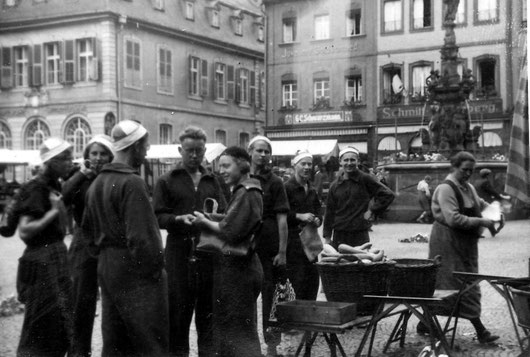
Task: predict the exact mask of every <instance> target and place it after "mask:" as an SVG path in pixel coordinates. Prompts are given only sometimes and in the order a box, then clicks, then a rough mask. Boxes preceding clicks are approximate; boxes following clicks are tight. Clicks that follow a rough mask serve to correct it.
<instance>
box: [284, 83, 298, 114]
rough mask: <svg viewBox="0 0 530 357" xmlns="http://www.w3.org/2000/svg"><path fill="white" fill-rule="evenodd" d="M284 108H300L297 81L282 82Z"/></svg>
mask: <svg viewBox="0 0 530 357" xmlns="http://www.w3.org/2000/svg"><path fill="white" fill-rule="evenodd" d="M282 107H284V108H288V109H289V108H292V109H295V108H297V107H298V84H297V82H296V81H295V80H290V81H285V82H282Z"/></svg>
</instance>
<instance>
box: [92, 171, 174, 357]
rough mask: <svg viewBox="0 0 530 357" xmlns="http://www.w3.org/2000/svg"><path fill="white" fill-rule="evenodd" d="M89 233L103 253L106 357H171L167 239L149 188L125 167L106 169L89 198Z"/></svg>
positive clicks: (100, 264) (101, 280) (100, 274)
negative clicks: (159, 224) (165, 263)
mask: <svg viewBox="0 0 530 357" xmlns="http://www.w3.org/2000/svg"><path fill="white" fill-rule="evenodd" d="M83 229H84V230H86V231H87V232H88V233H89V234H90V235H89V237H90V239H91V244H93V245H95V246H96V247H97V248H99V257H98V277H99V283H100V287H101V297H102V307H103V315H102V324H101V326H102V333H103V351H102V355H103V356H116V355H122V356H167V353H168V329H169V325H168V317H167V315H168V305H167V304H168V302H167V276H166V271H165V269H164V252H163V246H162V238H161V236H160V230H159V228H158V224H157V221H156V217H155V215H154V213H153V209H152V207H151V203H150V198H149V194H148V191H147V187H146V184H145V182H144V181H143V180H142V178H141V177H140V176H139V175H138V174H137V171H136V170H134V169H133V168H132V167H130V166H128V165H125V164H122V163H110V164H107V165H105V166H104V167H103V169H102V170H101V172H100V173H99V175H98V177H97V178H96V179H95V180H94V182H93V183H92V185H91V186H90V188H89V189H88V192H87V205H86V208H85V216H84V218H83Z"/></svg>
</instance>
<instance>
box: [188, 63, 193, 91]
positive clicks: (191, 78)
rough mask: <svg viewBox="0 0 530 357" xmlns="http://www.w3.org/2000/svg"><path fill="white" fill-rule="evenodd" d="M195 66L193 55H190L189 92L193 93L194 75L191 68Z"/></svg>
mask: <svg viewBox="0 0 530 357" xmlns="http://www.w3.org/2000/svg"><path fill="white" fill-rule="evenodd" d="M192 68H193V57H192V56H191V55H189V56H188V93H189V94H193V76H192V72H191V69H192Z"/></svg>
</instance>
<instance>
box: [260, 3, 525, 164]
mask: <svg viewBox="0 0 530 357" xmlns="http://www.w3.org/2000/svg"><path fill="white" fill-rule="evenodd" d="M264 3H265V9H266V14H267V36H268V40H267V48H266V58H267V60H266V63H267V64H266V65H267V83H268V88H267V129H266V131H267V134H268V135H269V136H270V137H271V138H274V139H276V138H282V139H295V138H296V139H305V140H307V139H315V138H322V137H325V138H335V139H338V141H339V145H348V144H353V145H354V146H357V147H358V148H359V149H361V151H364V152H368V153H369V157H370V158H372V159H373V160H374V161H377V159H379V160H381V159H382V158H383V157H384V156H386V155H388V154H394V153H396V152H403V153H404V154H410V153H414V152H418V151H420V150H421V149H422V140H421V135H420V132H421V131H422V130H427V124H428V123H429V120H430V115H431V111H430V106H429V104H428V103H426V97H427V96H426V83H425V81H426V79H427V78H428V76H429V75H430V73H431V71H432V70H441V59H440V49H441V47H442V45H443V40H444V32H445V30H444V28H443V26H442V22H443V16H444V15H443V14H444V11H443V6H445V5H444V1H443V0H377V1H371V0H342V1H332V0H315V1H302V0H288V1H279V0H265V1H264ZM456 24H457V26H456V29H455V33H456V42H457V45H458V46H459V47H460V51H459V53H460V58H461V60H460V64H459V73H460V74H462V73H463V71H464V70H467V69H470V70H471V71H472V74H473V76H474V78H475V80H476V89H475V91H474V92H473V93H472V95H471V98H470V100H468V102H467V105H468V108H469V112H470V120H471V129H474V133H475V134H476V136H477V143H478V147H479V152H477V153H476V154H478V155H479V156H480V155H481V154H483V155H484V157H491V155H493V154H495V153H499V154H506V152H507V146H508V143H509V131H510V119H511V111H512V110H513V105H514V98H515V96H516V90H517V89H516V88H517V81H518V72H519V70H520V62H521V58H522V53H523V52H524V51H526V47H525V44H526V0H513V1H502V0H460V3H459V5H458V10H457V15H456Z"/></svg>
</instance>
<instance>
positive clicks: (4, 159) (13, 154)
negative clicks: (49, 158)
mask: <svg viewBox="0 0 530 357" xmlns="http://www.w3.org/2000/svg"><path fill="white" fill-rule="evenodd" d="M38 163H40V156H39V150H10V149H0V164H8V165H24V164H26V165H34V164H38Z"/></svg>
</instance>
